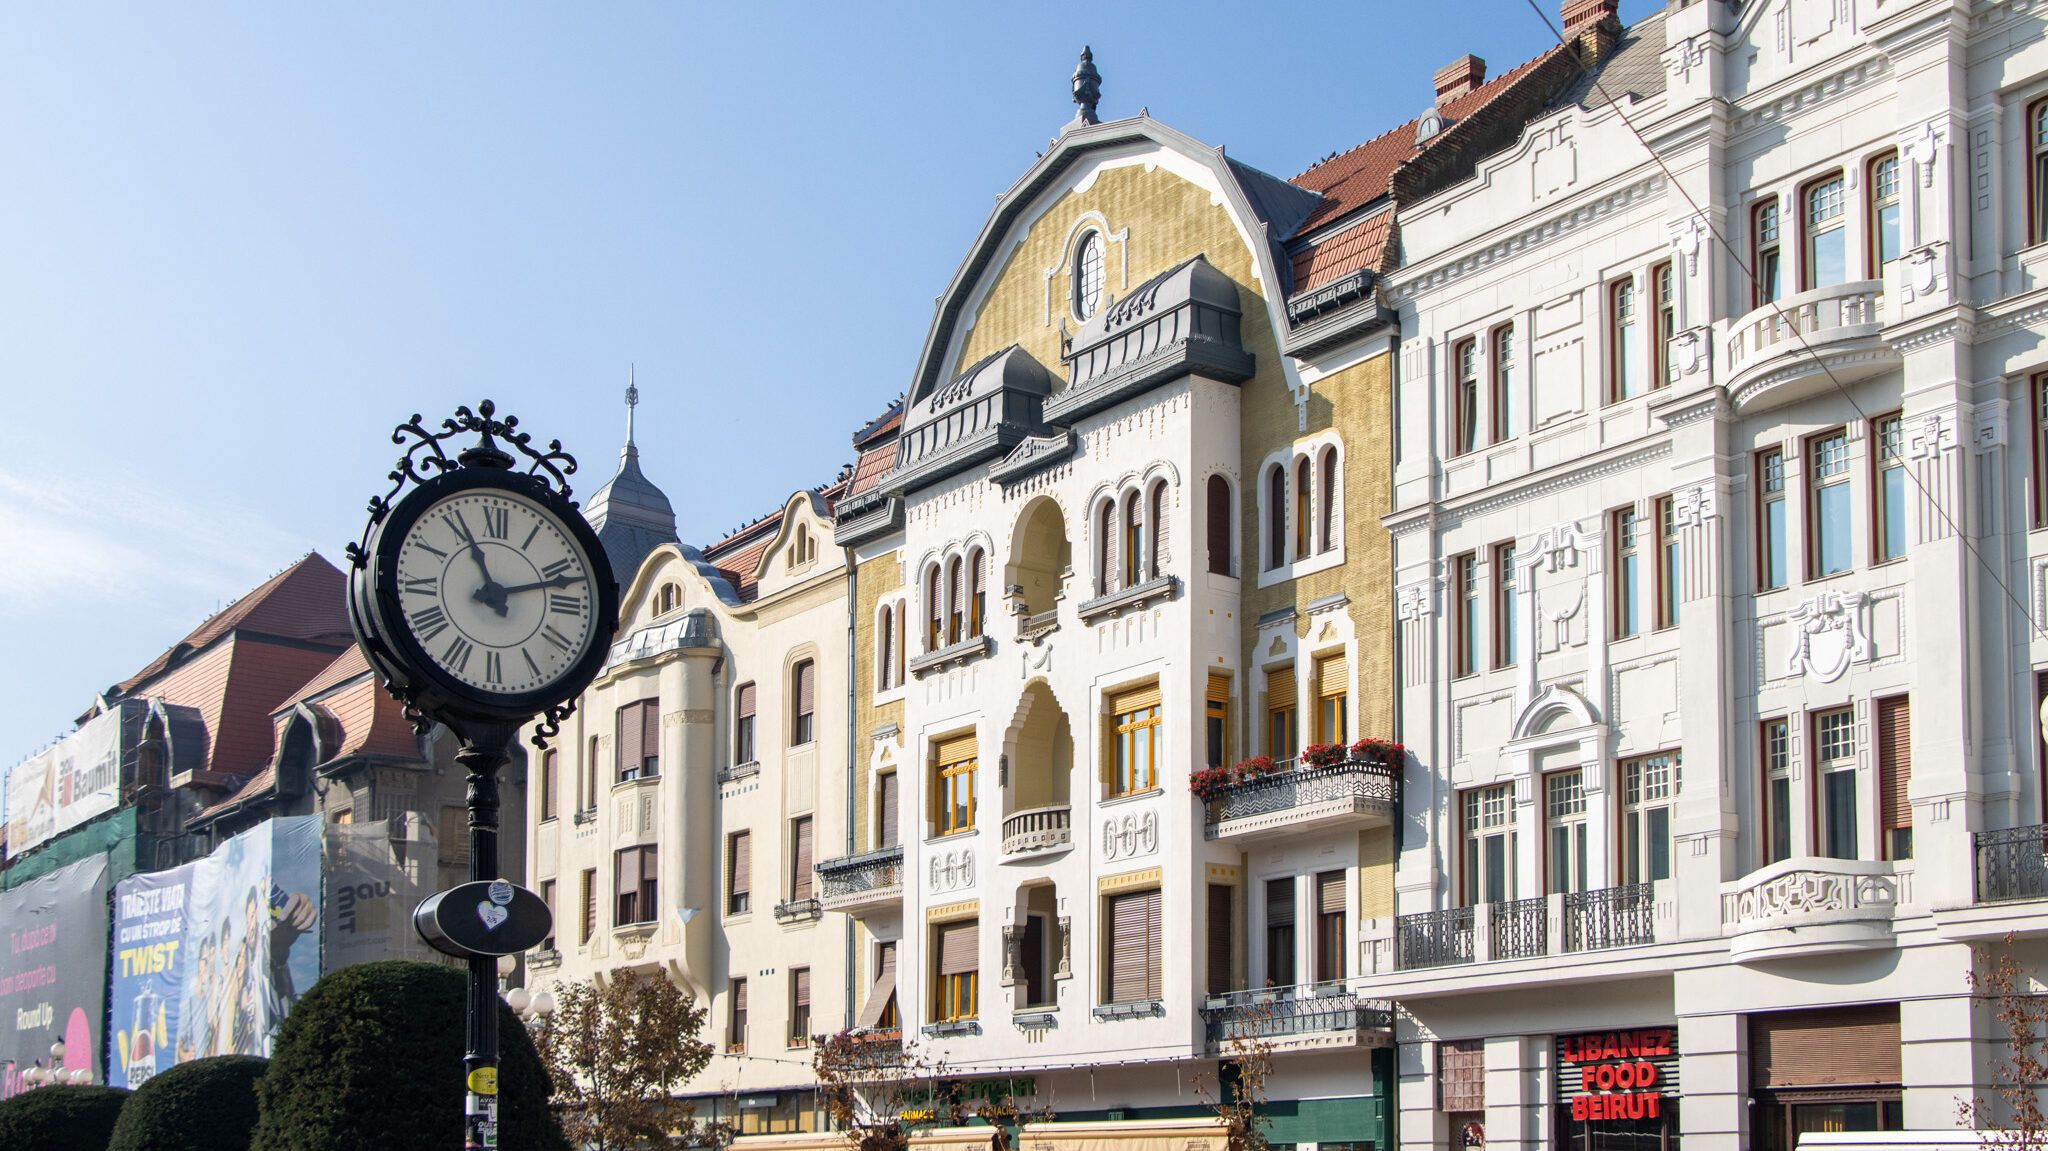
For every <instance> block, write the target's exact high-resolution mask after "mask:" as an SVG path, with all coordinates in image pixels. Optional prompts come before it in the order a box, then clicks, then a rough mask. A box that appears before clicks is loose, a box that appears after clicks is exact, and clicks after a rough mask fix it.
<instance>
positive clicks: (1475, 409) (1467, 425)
mask: <svg viewBox="0 0 2048 1151" xmlns="http://www.w3.org/2000/svg"><path fill="white" fill-rule="evenodd" d="M1451 362H1452V363H1453V364H1455V365H1456V366H1457V372H1458V380H1457V383H1456V384H1454V385H1452V391H1451V422H1452V428H1451V454H1452V455H1454V456H1462V455H1464V454H1465V453H1466V452H1469V451H1471V450H1472V449H1474V448H1476V447H1478V446H1479V341H1477V340H1460V341H1458V345H1457V347H1456V348H1454V349H1453V350H1452V351H1451Z"/></svg>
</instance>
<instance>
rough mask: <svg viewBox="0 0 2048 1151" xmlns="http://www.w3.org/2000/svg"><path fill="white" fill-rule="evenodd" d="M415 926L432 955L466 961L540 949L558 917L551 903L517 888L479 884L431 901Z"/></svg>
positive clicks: (415, 916) (414, 917) (414, 915)
mask: <svg viewBox="0 0 2048 1151" xmlns="http://www.w3.org/2000/svg"><path fill="white" fill-rule="evenodd" d="M412 922H413V927H414V928H415V929H416V930H417V931H418V932H419V933H420V938H421V939H424V940H426V941H427V943H428V944H429V945H430V946H432V947H433V948H434V950H436V951H440V952H444V953H446V954H449V955H455V956H460V957H462V958H465V959H467V958H471V957H474V956H479V955H516V954H518V953H519V952H521V951H528V950H531V949H533V948H535V947H538V946H540V942H541V940H543V939H546V938H547V937H548V933H549V932H550V931H551V930H552V929H553V927H554V916H553V915H552V914H550V913H549V912H548V905H547V901H545V900H543V899H542V898H541V897H540V896H538V895H535V894H534V893H533V892H531V891H528V890H527V889H526V888H524V887H521V886H519V885H518V884H516V883H508V882H506V881H505V880H502V879H489V880H484V879H477V880H471V881H470V882H468V883H463V884H458V885H457V886H455V887H451V888H449V889H448V890H446V891H443V892H441V893H440V894H438V895H430V896H428V897H427V898H426V900H425V902H423V903H421V904H420V905H419V907H418V908H417V909H415V910H414V911H413V913H412Z"/></svg>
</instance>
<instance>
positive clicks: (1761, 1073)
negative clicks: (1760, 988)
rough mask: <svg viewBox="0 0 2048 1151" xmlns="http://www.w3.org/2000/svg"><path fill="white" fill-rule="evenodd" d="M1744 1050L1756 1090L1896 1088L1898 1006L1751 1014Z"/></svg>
mask: <svg viewBox="0 0 2048 1151" xmlns="http://www.w3.org/2000/svg"><path fill="white" fill-rule="evenodd" d="M1749 1050H1750V1059H1751V1060H1752V1063H1753V1072H1752V1076H1751V1082H1752V1083H1753V1084H1754V1085H1755V1086H1757V1087H1833V1086H1843V1087H1846V1086H1852V1085H1862V1084H1869V1083H1898V1082H1900V1081H1901V1078H1902V1075H1901V1072H1900V1058H1899V1006H1898V1004H1896V1003H1874V1004H1868V1005H1865V1006H1859V1007H1838V1008H1833V1009H1830V1010H1825V1011H1773V1012H1769V1013H1767V1014H1762V1015H1752V1016H1750V1017H1749Z"/></svg>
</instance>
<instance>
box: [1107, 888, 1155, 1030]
mask: <svg viewBox="0 0 2048 1151" xmlns="http://www.w3.org/2000/svg"><path fill="white" fill-rule="evenodd" d="M1157 894H1158V893H1157V892H1153V891H1138V892H1132V893H1130V894H1127V895H1115V896H1111V897H1110V900H1109V922H1110V929H1109V930H1110V935H1109V1001H1110V1002H1111V1003H1136V1002H1138V1001H1140V1000H1144V999H1149V998H1151V996H1150V995H1148V994H1147V993H1146V990H1147V986H1148V984H1147V980H1146V961H1147V958H1148V956H1149V954H1150V951H1149V942H1148V937H1149V935H1150V932H1151V921H1150V919H1149V918H1148V910H1147V904H1146V900H1147V898H1148V897H1151V896H1156V895H1157Z"/></svg>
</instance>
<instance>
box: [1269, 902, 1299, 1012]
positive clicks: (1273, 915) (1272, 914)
mask: <svg viewBox="0 0 2048 1151" xmlns="http://www.w3.org/2000/svg"><path fill="white" fill-rule="evenodd" d="M1294 970H1295V969H1294V880H1293V879H1291V878H1290V879H1269V880H1267V881H1266V986H1268V987H1292V986H1294V984H1295V982H1296V977H1295V973H1294Z"/></svg>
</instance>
